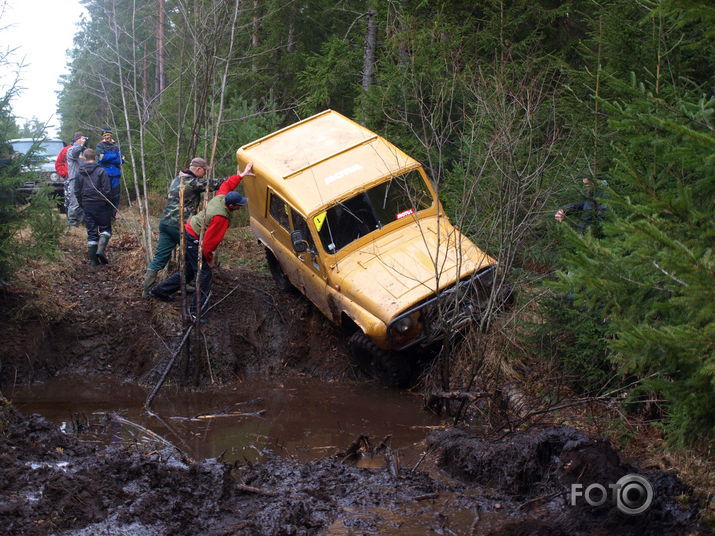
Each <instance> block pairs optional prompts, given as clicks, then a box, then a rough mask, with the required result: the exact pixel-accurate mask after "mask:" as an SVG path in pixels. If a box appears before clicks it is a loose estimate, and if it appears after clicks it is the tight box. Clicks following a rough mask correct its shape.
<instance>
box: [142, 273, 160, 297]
mask: <svg viewBox="0 0 715 536" xmlns="http://www.w3.org/2000/svg"><path fill="white" fill-rule="evenodd" d="M158 273H159V271H158V270H147V271H146V274H145V275H144V285H143V286H142V298H148V297H149V296H150V294H149V291H150V290H151V287H153V286H154V283H156V276H157V274H158Z"/></svg>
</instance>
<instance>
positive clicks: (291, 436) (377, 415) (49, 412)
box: [6, 376, 440, 463]
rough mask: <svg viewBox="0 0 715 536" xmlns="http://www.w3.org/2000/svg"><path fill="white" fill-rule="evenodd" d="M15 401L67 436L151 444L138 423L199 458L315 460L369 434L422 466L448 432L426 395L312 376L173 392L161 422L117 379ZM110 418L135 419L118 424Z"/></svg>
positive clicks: (59, 386) (56, 384) (162, 407)
mask: <svg viewBox="0 0 715 536" xmlns="http://www.w3.org/2000/svg"><path fill="white" fill-rule="evenodd" d="M6 396H8V397H9V398H10V399H11V400H12V401H13V403H14V404H15V406H16V407H17V408H18V409H19V410H20V411H21V412H23V413H25V414H30V413H39V414H41V415H43V416H45V417H47V418H48V419H50V420H51V421H53V422H55V423H57V424H58V425H59V426H60V427H61V428H62V429H63V430H64V431H67V432H79V433H80V435H81V436H84V437H85V438H94V439H95V440H97V441H104V442H116V441H125V442H133V441H146V440H147V438H148V436H150V435H151V434H147V433H146V432H143V431H142V430H141V429H140V428H139V427H136V426H133V424H131V423H134V424H137V425H139V426H141V427H145V428H146V429H148V430H150V431H151V432H153V433H155V434H157V435H159V436H161V437H162V438H164V439H166V440H168V441H170V442H172V443H173V444H175V445H176V446H177V447H178V448H180V449H181V450H182V451H184V452H185V453H186V454H188V455H189V456H191V457H192V458H194V459H196V460H200V459H204V458H214V457H218V456H223V459H224V460H225V461H229V462H231V461H234V460H249V461H256V460H259V459H261V457H262V455H263V454H264V453H265V450H266V449H270V450H272V451H273V452H275V453H277V454H280V455H284V456H294V457H296V458H297V459H299V460H301V461H309V460H312V459H315V458H319V457H324V456H329V455H332V454H334V453H336V452H338V451H341V450H345V449H346V448H347V447H348V446H349V445H350V444H351V443H352V442H353V441H355V440H356V439H357V438H358V437H359V436H361V435H366V436H368V437H369V438H370V439H371V440H372V441H373V442H375V443H379V442H380V441H382V439H383V438H385V437H386V436H388V435H390V436H391V439H390V442H391V443H390V444H391V447H392V448H393V449H398V450H399V452H400V456H401V459H402V461H403V463H415V462H416V461H417V460H418V459H419V457H420V455H421V453H422V451H423V449H424V445H423V444H422V440H423V439H424V437H425V436H426V435H427V433H428V432H429V431H430V430H431V429H433V428H435V427H439V426H440V422H439V419H438V418H437V417H435V416H434V415H432V414H430V413H428V412H426V411H424V410H423V408H422V398H421V397H418V396H415V395H412V394H409V393H399V392H395V391H392V390H388V389H385V388H382V387H380V386H377V385H373V384H357V385H345V384H334V383H323V382H319V381H316V380H314V379H308V378H293V379H290V380H286V381H282V382H281V383H278V384H277V383H275V382H273V383H270V382H267V381H265V380H256V381H252V380H245V381H243V382H242V383H239V384H234V385H232V386H230V387H223V388H221V389H217V390H212V391H202V392H191V391H186V390H183V389H179V388H177V387H164V389H162V391H161V393H160V395H159V396H158V397H157V398H156V399H155V401H154V406H153V409H154V410H155V411H156V413H157V414H158V415H159V418H155V417H151V416H149V415H147V414H146V412H145V411H144V408H143V404H144V400H145V398H146V391H145V390H144V389H143V388H142V387H140V386H138V385H136V384H132V383H123V382H119V381H117V380H115V379H113V378H110V377H100V378H96V377H95V378H87V377H81V376H71V377H61V378H54V379H52V380H49V381H47V382H44V383H38V384H34V385H33V386H30V387H15V388H14V389H9V390H7V392H6ZM110 413H115V414H117V415H119V416H120V417H121V418H122V419H126V421H129V422H126V423H125V422H116V420H115V421H114V422H111V423H108V422H107V418H106V416H105V414H110ZM120 420H121V419H120ZM366 463H369V462H368V461H367V460H366ZM378 463H381V462H378Z"/></svg>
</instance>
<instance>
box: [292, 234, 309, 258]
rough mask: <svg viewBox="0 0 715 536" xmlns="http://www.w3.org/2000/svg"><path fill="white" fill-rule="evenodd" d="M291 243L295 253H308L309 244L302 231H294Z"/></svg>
mask: <svg viewBox="0 0 715 536" xmlns="http://www.w3.org/2000/svg"><path fill="white" fill-rule="evenodd" d="M290 241H291V242H292V244H293V251H295V252H296V253H305V252H306V251H308V242H307V241H306V240H305V238H303V233H302V232H301V231H293V232H292V233H291V234H290Z"/></svg>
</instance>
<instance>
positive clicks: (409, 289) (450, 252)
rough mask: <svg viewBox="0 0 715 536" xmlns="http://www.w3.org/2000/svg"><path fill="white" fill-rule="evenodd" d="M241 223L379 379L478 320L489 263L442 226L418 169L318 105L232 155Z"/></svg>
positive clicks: (407, 373) (274, 267)
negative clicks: (242, 173) (249, 167)
mask: <svg viewBox="0 0 715 536" xmlns="http://www.w3.org/2000/svg"><path fill="white" fill-rule="evenodd" d="M237 160H238V163H239V166H241V167H243V166H245V165H246V163H247V162H249V161H253V171H254V173H255V175H256V176H255V177H251V178H247V179H246V180H245V181H244V182H243V184H244V189H245V193H246V195H247V196H248V198H249V202H248V206H249V214H250V226H251V228H252V230H253V233H254V234H255V236H256V237H257V239H258V241H259V242H260V243H261V244H263V246H264V247H265V250H266V257H267V262H268V267H269V269H270V271H271V273H272V275H273V278H274V279H275V281H276V283H277V285H278V286H279V287H280V288H282V289H289V288H290V287H291V286H293V287H295V288H296V289H298V290H299V291H300V292H301V293H302V294H304V295H305V296H306V297H307V298H308V299H309V300H310V301H312V302H313V303H314V304H315V306H316V307H317V308H318V309H320V311H322V313H323V314H324V315H325V316H326V317H327V318H329V319H330V320H332V321H333V322H334V323H336V324H337V325H339V326H342V327H343V328H344V329H345V330H346V331H347V332H348V333H350V339H349V341H348V343H349V347H350V350H351V352H352V354H353V357H354V359H355V360H356V361H357V362H358V364H360V365H361V366H363V368H364V369H366V370H369V371H370V372H371V373H372V374H373V375H375V376H377V377H378V378H379V379H381V380H382V381H383V382H385V383H387V384H390V385H394V386H404V385H406V384H408V383H410V382H411V381H412V380H413V379H414V377H415V366H414V365H415V360H416V359H417V356H418V355H419V352H417V351H415V350H416V349H419V348H420V347H424V346H426V345H432V344H433V343H435V341H439V340H440V339H442V338H443V337H444V335H445V333H447V332H451V331H454V330H457V329H460V328H461V327H462V326H464V324H465V322H470V321H473V320H474V319H475V318H478V315H479V312H480V308H481V306H482V305H483V304H484V303H485V300H487V299H488V297H489V295H490V291H491V288H492V283H493V281H494V276H495V273H496V270H497V261H496V260H495V259H494V258H492V257H491V256H489V255H488V254H486V253H485V252H483V251H482V250H481V249H479V248H478V247H477V246H475V245H474V244H473V243H472V242H471V241H470V240H469V239H468V238H467V237H466V236H464V235H462V234H461V233H460V232H459V230H458V229H457V228H456V227H454V226H453V225H452V224H451V223H450V221H449V219H448V217H447V215H446V214H445V212H444V209H443V208H442V205H441V203H440V201H439V199H438V198H437V195H436V193H435V189H434V188H433V186H432V184H431V182H430V180H429V178H428V176H427V174H426V173H425V170H424V169H423V167H422V166H421V165H420V163H419V162H417V161H416V160H414V159H413V158H411V157H410V156H408V155H407V154H405V153H404V152H403V151H401V150H400V149H398V148H397V147H395V146H394V145H392V144H391V143H390V142H389V141H387V140H385V139H384V138H382V137H380V136H378V135H377V134H375V133H374V132H371V131H370V130H368V129H367V128H364V127H362V126H361V125H359V124H357V123H355V122H353V121H352V120H350V119H348V118H347V117H344V116H343V115H341V114H339V113H337V112H335V111H332V110H326V111H324V112H322V113H319V114H317V115H315V116H313V117H310V118H308V119H305V120H303V121H300V122H298V123H295V124H293V125H291V126H288V127H286V128H284V129H282V130H279V131H277V132H275V133H273V134H270V135H268V136H265V137H263V138H261V139H259V140H257V141H254V142H252V143H249V144H247V145H244V146H243V147H241V148H240V149H239V150H238V151H237Z"/></svg>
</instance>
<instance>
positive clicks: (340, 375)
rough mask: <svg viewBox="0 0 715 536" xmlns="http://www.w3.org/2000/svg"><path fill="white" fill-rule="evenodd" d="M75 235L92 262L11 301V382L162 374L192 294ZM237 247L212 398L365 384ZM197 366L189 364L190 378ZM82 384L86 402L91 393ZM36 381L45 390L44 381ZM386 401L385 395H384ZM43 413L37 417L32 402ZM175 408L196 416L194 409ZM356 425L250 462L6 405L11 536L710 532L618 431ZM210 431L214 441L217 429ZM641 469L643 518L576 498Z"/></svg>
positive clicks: (293, 299)
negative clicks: (99, 432) (150, 289)
mask: <svg viewBox="0 0 715 536" xmlns="http://www.w3.org/2000/svg"><path fill="white" fill-rule="evenodd" d="M80 243H81V242H80ZM73 247H74V250H71V251H70V252H71V253H72V254H73V257H71V258H72V259H76V260H75V261H70V263H69V264H68V266H67V267H66V268H64V269H63V270H62V271H61V273H60V274H59V276H60V277H58V278H57V280H54V279H48V278H43V277H42V274H39V275H38V276H37V277H36V278H35V279H34V280H31V282H32V284H33V285H37V286H38V288H40V289H41V295H40V296H39V297H38V296H37V295H36V297H38V299H41V298H42V297H46V298H48V301H47V302H41V301H40V302H39V304H38V303H35V305H34V306H33V307H34V309H32V308H30V309H28V308H27V307H25V306H21V305H20V304H21V302H22V300H23V299H26V297H24V296H21V295H15V294H9V295H8V294H6V295H5V296H3V297H2V298H3V305H4V306H6V307H3V314H4V315H6V316H5V318H3V320H4V322H3V323H2V327H0V337H2V340H3V341H4V342H5V346H4V355H3V357H2V366H1V367H0V385H2V386H3V392H5V393H8V392H9V391H11V390H12V388H13V386H19V385H21V384H24V385H27V384H30V383H31V382H33V381H36V380H46V379H48V378H51V377H54V376H58V375H66V374H69V373H81V374H83V375H84V376H85V377H87V378H89V381H90V382H91V381H96V380H92V378H97V377H98V376H113V377H116V378H119V379H122V380H135V381H136V380H138V381H142V380H143V381H144V382H145V385H146V382H147V381H150V380H151V379H152V377H153V376H154V374H153V371H155V370H156V369H157V368H158V367H159V368H160V367H161V365H162V364H163V362H164V360H165V358H166V356H167V348H166V347H165V344H168V345H172V344H173V343H174V342H175V341H176V340H177V338H178V330H177V325H178V317H179V314H178V306H177V305H175V304H164V303H156V302H153V301H146V300H142V299H141V298H139V297H138V291H137V289H138V287H139V284H140V278H141V274H140V273H139V272H138V271H137V269H136V266H141V265H142V261H141V259H139V258H138V257H137V250H138V248H137V244H135V243H133V242H132V241H131V240H130V239H127V240H124V241H122V240H118V241H116V242H114V243H113V254H114V255H115V256H116V257H119V258H120V262H119V263H115V264H113V265H110V266H111V267H112V270H111V271H110V270H106V269H105V270H103V271H102V270H87V269H86V267H85V266H84V265H83V264H82V263H81V261H80V259H81V249H80V248H79V247H78V246H77V244H75V245H74V246H73ZM232 250H235V251H238V256H239V257H240V258H241V259H243V262H241V263H237V262H235V261H234V260H233V259H228V260H226V261H224V265H223V267H222V268H221V269H220V270H218V271H217V273H216V280H215V284H214V295H215V296H217V299H220V298H222V297H224V296H228V298H226V299H225V300H224V301H223V302H222V303H221V304H220V305H219V306H218V307H217V308H216V309H215V310H214V311H213V312H212V313H211V316H210V318H209V323H208V324H207V325H206V326H204V327H202V332H203V333H204V335H205V339H203V340H204V342H203V343H202V344H201V345H198V346H195V347H194V348H195V349H194V357H195V361H200V359H201V358H202V355H203V354H202V353H201V350H200V349H201V347H202V346H203V345H205V346H206V347H208V348H210V355H211V359H210V361H209V362H207V363H206V365H205V366H204V367H203V368H202V369H201V370H200V372H201V374H193V375H189V378H190V379H191V380H192V382H193V383H194V384H196V383H198V384H200V387H201V389H202V390H201V391H197V394H196V396H201V393H202V392H206V391H204V390H203V389H205V388H206V387H207V384H209V383H210V379H209V378H210V375H211V376H213V377H214V380H215V381H216V382H217V383H223V384H225V385H232V384H238V385H240V384H241V382H246V383H250V382H254V381H256V378H260V379H262V380H265V381H268V382H272V383H273V385H274V386H275V387H276V388H279V389H280V388H282V387H285V386H286V383H285V381H286V379H287V378H289V377H291V376H295V375H296V374H299V375H300V374H302V375H304V376H305V377H306V378H307V381H314V382H316V385H318V382H320V381H337V382H339V383H345V384H349V383H352V382H353V381H354V380H355V379H356V378H357V377H358V376H357V375H356V374H355V373H354V372H353V370H352V368H351V367H350V366H349V364H348V361H347V359H346V351H345V346H344V342H343V339H342V337H341V336H340V334H339V333H338V332H337V330H335V329H334V328H333V327H332V326H331V325H329V324H328V323H327V321H325V319H323V318H322V316H320V314H319V313H317V312H316V311H315V310H314V309H313V308H312V306H310V305H309V304H308V303H307V302H305V301H304V300H302V299H301V298H299V297H297V296H295V295H290V294H280V293H278V292H277V291H275V290H274V289H273V287H272V284H271V282H270V280H269V279H268V276H267V273H265V271H263V272H262V271H261V270H260V269H258V270H257V268H260V265H261V262H262V252H261V251H260V250H257V249H256V248H255V246H252V245H250V243H249V242H247V241H245V240H240V239H239V238H238V237H236V238H235V242H234V243H233V244H232ZM31 277H33V276H31ZM90 289H93V291H94V292H95V293H97V292H98V293H99V295H100V299H97V297H96V296H94V295H93V292H92V291H90ZM18 305H20V308H19V309H18ZM7 311H14V312H13V315H14V316H7ZM18 311H19V313H18ZM200 362H202V363H203V362H204V361H200ZM209 363H210V364H209ZM183 370H184V369H183V368H182V367H178V368H177V370H176V371H175V374H174V376H173V379H174V380H178V379H180V377H181V374H182V373H183V372H182V371H183ZM209 373H210V375H209ZM197 380H198V381H197ZM97 383H100V382H97ZM48 385H49V384H48ZM74 385H75V389H76V391H75V392H76V393H77V396H78V397H79V396H80V395H82V394H83V393H85V392H86V389H81V388H78V384H77V383H75V384H74ZM288 387H289V388H290V385H288ZM33 388H34V389H39V390H41V389H42V384H39V385H38V386H36V387H33ZM135 388H136V387H134V386H133V384H127V385H126V386H125V387H124V388H122V387H121V386H119V387H116V386H114V387H109V388H106V391H107V393H109V395H110V398H114V399H117V398H119V399H120V400H121V397H118V396H115V395H114V393H123V391H124V390H127V391H129V390H131V389H135ZM68 389H69V387H68ZM175 389H176V387H175V386H172V387H170V388H165V390H163V391H162V394H161V395H160V397H159V398H157V406H158V407H164V408H166V407H165V406H162V404H166V403H168V401H170V400H171V396H172V394H175V393H176V391H175ZM18 392H19V390H18ZM372 396H374V397H376V399H377V400H378V401H379V402H378V404H379V403H383V404H385V403H386V402H385V399H383V398H380V396H381V395H380V394H379V393H374V394H373V395H372ZM115 401H116V400H115ZM314 404H320V401H316V402H314ZM122 407H124V406H122ZM28 409H30V410H31V411H34V410H32V409H31V404H28ZM107 409H112V408H111V407H107ZM114 409H116V406H114ZM296 410H297V411H300V407H299V405H298V406H296ZM415 411H418V410H415ZM169 413H170V414H172V415H185V416H191V415H192V411H189V410H187V411H173V412H169ZM55 417H57V416H55ZM137 418H138V417H137ZM58 420H59V419H58ZM177 426H178V425H177ZM355 430H357V428H355ZM194 433H195V432H194ZM191 434H192V432H191V431H189V432H188V434H187V437H192V436H191ZM356 435H357V434H356V433H354V430H353V428H350V430H349V433H348V434H347V435H343V436H340V437H339V438H338V439H337V440H335V441H329V442H328V441H321V443H332V445H331V446H333V447H335V448H332V449H330V451H327V450H326V451H320V450H318V451H314V452H313V454H312V455H311V456H307V455H302V454H301V453H297V452H295V451H293V452H291V451H290V450H289V451H287V452H286V449H285V448H280V445H278V447H277V446H276V445H263V446H270V447H272V448H273V451H274V453H271V452H269V451H267V450H264V451H263V455H262V456H260V457H259V458H256V459H253V460H251V461H247V460H248V459H250V457H249V456H246V455H245V454H246V453H245V452H238V453H237V455H236V456H233V458H231V457H230V456H226V459H231V460H232V462H233V463H230V464H229V463H224V462H223V461H218V460H216V459H214V458H210V459H203V460H202V458H203V457H204V456H208V455H212V454H213V455H214V456H215V455H216V454H217V453H218V450H221V451H224V450H226V449H224V448H222V449H215V451H214V452H201V451H200V450H195V449H183V451H184V453H186V452H188V453H189V455H191V456H192V457H193V458H194V459H196V460H197V461H195V462H194V461H192V460H191V459H189V458H188V457H187V456H186V454H183V453H181V452H179V451H178V450H176V449H172V448H168V447H166V445H165V444H162V443H160V442H155V443H152V442H151V441H148V440H146V441H142V442H141V443H139V444H137V445H135V446H128V445H126V444H123V443H122V444H110V445H106V444H104V443H103V442H92V441H87V440H83V439H80V438H79V437H76V436H74V435H71V434H66V433H63V432H61V431H60V430H59V429H58V428H57V426H56V425H55V424H52V423H51V422H49V421H48V420H46V419H45V418H44V417H41V416H39V415H32V416H30V417H22V416H20V415H18V414H16V413H15V411H14V410H11V409H7V408H6V409H4V410H3V413H2V418H1V419H0V533H2V534H9V535H47V534H56V535H58V536H60V535H62V536H66V535H75V536H79V535H81V536H85V535H86V536H89V535H120V534H121V535H124V534H132V535H138V536H143V535H146V536H155V535H156V536H158V535H162V536H163V535H170V534H171V535H198V534H201V535H229V534H230V535H234V534H235V535H264V534H265V535H269V534H270V535H273V534H286V535H287V534H291V535H309V534H326V535H348V534H384V535H397V534H400V535H423V534H442V535H452V534H460V535H466V534H500V535H508V534H512V535H516V534H549V535H550V536H557V535H559V534H584V535H586V534H597V535H598V534H604V535H605V534H614V533H618V534H633V535H635V534H658V535H662V534H690V533H696V532H697V530H698V529H697V526H696V514H697V510H696V508H695V507H694V506H690V503H691V501H690V499H689V490H688V489H687V487H686V486H684V485H683V484H682V483H680V482H679V481H678V480H677V479H676V478H675V477H674V476H672V475H671V474H668V473H662V472H647V471H646V472H643V471H637V468H633V467H631V466H629V465H627V464H624V463H622V462H621V461H620V459H619V457H618V455H617V453H615V452H614V451H613V450H612V449H611V448H610V446H609V445H608V444H607V443H605V442H603V441H598V440H593V439H590V438H588V437H586V436H585V435H584V434H582V433H580V432H577V431H574V430H571V429H567V428H547V429H543V430H534V431H531V432H528V433H519V434H515V435H511V436H507V437H506V438H504V439H502V440H500V441H496V442H495V441H491V442H487V441H484V440H479V439H475V438H472V437H470V436H469V435H468V434H467V433H466V432H462V431H459V430H448V431H441V432H434V433H433V434H431V435H430V436H429V438H428V439H426V440H425V441H424V442H420V441H421V438H413V439H411V440H410V443H411V444H412V443H413V442H416V443H417V447H416V450H414V451H412V452H410V451H409V449H408V448H406V447H405V446H404V445H403V444H401V443H400V442H399V441H397V442H396V443H392V444H389V445H388V446H387V448H381V449H380V448H376V447H377V446H378V444H379V443H380V440H381V439H382V438H381V437H372V438H371V440H372V443H371V446H368V445H367V443H365V442H364V441H363V442H362V443H355V444H354V445H353V446H354V447H355V448H353V449H352V450H353V452H352V455H348V454H349V452H347V451H348V450H350V449H349V447H350V441H348V440H347V439H346V438H347V437H353V436H356ZM421 435H422V437H424V436H425V435H426V432H424V431H423V432H422V433H421ZM171 439H173V438H171ZM194 439H195V440H196V441H198V442H199V443H200V442H202V441H203V437H202V436H201V435H199V436H198V439H196V436H194ZM189 442H190V441H189ZM341 442H342V444H340V443H341ZM176 443H177V444H180V442H179V441H177V442H176ZM284 446H285V445H284ZM393 449H396V450H393ZM336 451H342V452H336ZM373 451H374V452H373ZM422 452H425V453H426V455H425V456H424V457H421V456H419V454H421V453H422ZM279 454H280V455H279ZM287 454H291V455H292V456H289V455H287ZM400 458H402V460H401V462H400V461H399V459H400ZM415 460H417V461H415ZM632 471H636V472H641V473H642V474H644V475H646V476H647V477H648V479H649V480H650V482H651V483H652V485H653V487H654V491H655V499H654V503H653V505H652V507H651V509H650V510H649V511H648V512H647V513H645V514H643V515H639V516H626V515H625V514H623V513H621V512H620V511H619V510H618V509H617V508H616V507H615V506H614V505H613V504H612V503H611V502H610V501H608V502H606V503H605V504H604V505H602V506H600V507H596V508H593V507H588V506H586V505H584V504H577V505H576V506H571V505H570V504H568V499H567V495H566V492H567V491H568V489H569V486H570V484H571V483H572V482H573V481H574V479H575V478H576V477H580V478H581V481H582V482H589V481H590V480H589V479H593V480H592V481H595V482H603V483H604V484H607V483H608V482H613V481H615V480H614V479H616V480H617V479H618V478H619V477H620V476H622V475H624V474H626V473H628V472H632Z"/></svg>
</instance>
